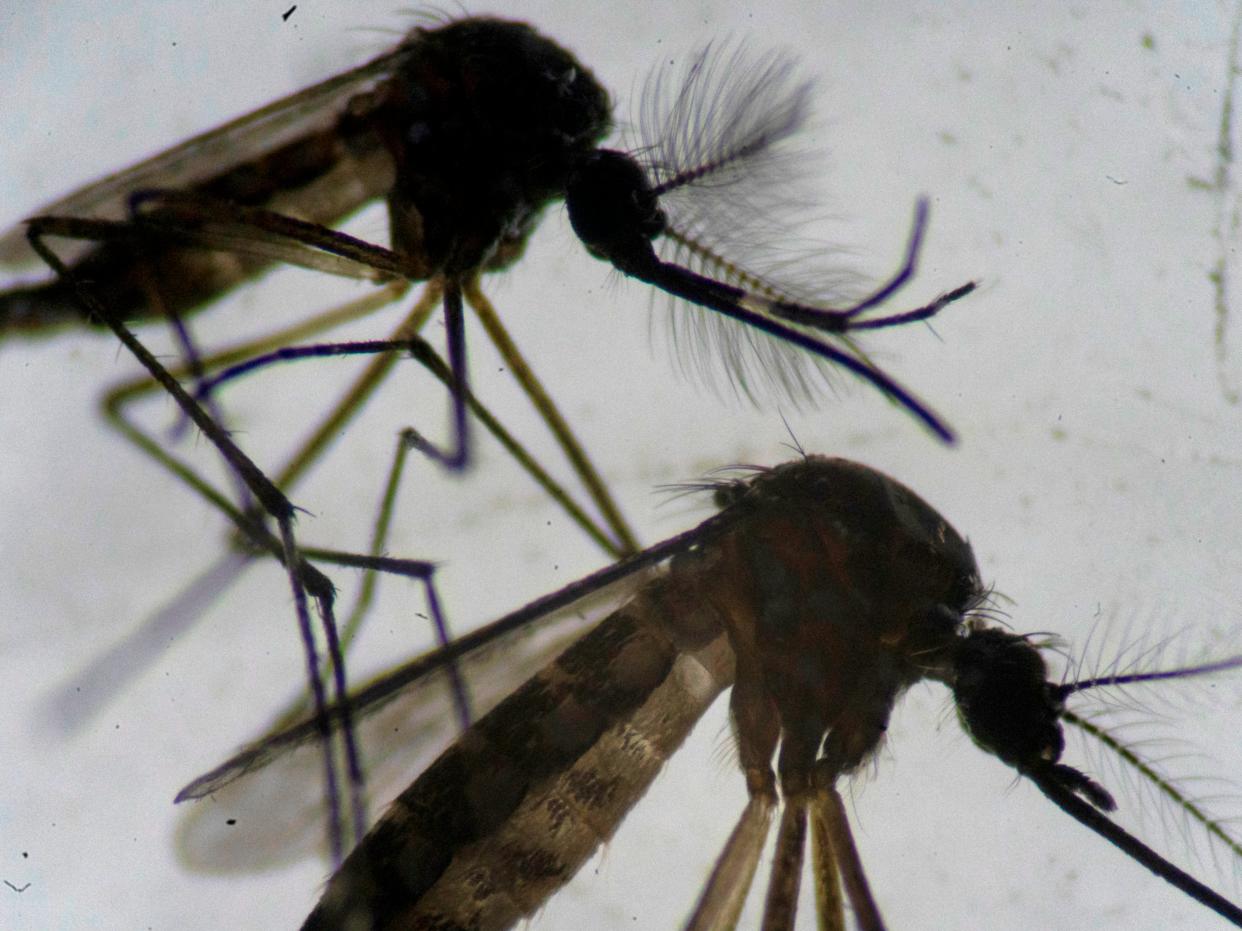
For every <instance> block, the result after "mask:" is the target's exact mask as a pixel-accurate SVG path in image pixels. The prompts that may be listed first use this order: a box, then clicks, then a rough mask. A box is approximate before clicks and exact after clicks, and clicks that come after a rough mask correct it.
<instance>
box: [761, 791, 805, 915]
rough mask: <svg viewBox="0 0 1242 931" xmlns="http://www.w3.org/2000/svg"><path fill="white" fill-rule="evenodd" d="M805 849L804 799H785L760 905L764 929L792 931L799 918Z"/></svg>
mask: <svg viewBox="0 0 1242 931" xmlns="http://www.w3.org/2000/svg"><path fill="white" fill-rule="evenodd" d="M805 848H806V802H805V800H804V799H803V798H802V797H800V796H799V797H796V798H792V799H791V798H786V799H785V810H784V811H783V812H781V826H780V830H778V831H777V833H776V855H775V857H774V858H773V860H772V877H771V879H770V880H769V881H768V897H767V899H766V900H765V901H764V904H763V924H762V926H761V927H762V928H763V931H793V927H794V922H795V921H796V920H797V917H798V889H799V887H800V886H801V885H802V855H803V851H804V850H805Z"/></svg>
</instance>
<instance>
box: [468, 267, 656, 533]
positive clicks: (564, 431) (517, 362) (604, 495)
mask: <svg viewBox="0 0 1242 931" xmlns="http://www.w3.org/2000/svg"><path fill="white" fill-rule="evenodd" d="M465 294H466V301H467V302H468V303H469V304H470V306H471V307H472V308H473V309H474V312H475V314H476V315H477V316H478V318H479V322H480V323H482V324H483V329H484V330H486V331H487V335H488V337H489V338H490V339H491V341H492V344H493V345H494V346H495V347H496V350H497V351H498V352H499V353H500V356H501V358H502V359H504V361H505V365H506V366H507V367H508V369H509V371H510V372H511V373H512V375H513V377H514V379H516V380H517V383H518V385H519V386H521V388H522V390H523V391H524V392H526V396H527V397H528V398H530V402H531V404H532V405H534V407H535V410H536V411H538V412H539V416H540V417H542V418H543V422H544V423H546V424H547V425H548V429H549V430H551V431H552V435H553V436H554V437H555V438H556V442H557V443H558V444H559V445H560V447H561V450H562V451H563V452H564V453H565V456H566V458H567V459H568V460H569V462H570V465H571V466H573V469H574V472H575V473H576V474H577V475H578V479H579V480H580V481H581V482H582V484H583V487H585V488H586V489H587V492H588V494H589V495H590V496H591V500H593V501H594V502H595V505H596V507H598V508H599V511H600V514H602V515H603V517H604V521H605V522H606V523H607V524H608V526H609V527H610V528H611V529H612V532H613V536H614V538H615V540H616V541H617V544H618V547H617V548H618V550H619V551H620V554H621V555H629V554H631V553H636V552H638V549H639V547H638V542H637V540H636V539H635V537H634V534H633V532H632V531H631V530H630V528H629V525H628V524H626V522H625V518H624V517H622V516H621V511H620V509H619V508H618V507H617V505H616V503H615V502H614V501H613V500H612V496H611V495H610V494H609V493H608V488H607V486H606V485H605V484H604V480H603V479H602V478H601V477H600V475H599V472H598V471H597V470H596V468H595V466H594V465H593V464H592V463H591V460H590V458H589V457H588V456H587V454H586V450H584V449H583V448H582V444H581V443H579V442H578V438H577V437H575V436H574V434H573V431H572V430H571V429H570V427H569V424H568V423H567V422H566V421H565V418H564V416H562V414H561V412H560V410H559V409H558V408H557V406H556V404H555V403H554V402H553V401H552V398H551V396H550V395H549V394H548V393H547V391H545V390H544V387H543V385H542V384H540V382H539V380H538V378H536V377H535V373H534V372H533V371H532V370H531V367H530V366H529V365H528V364H527V363H526V359H525V358H524V357H523V356H522V353H521V352H520V351H519V350H518V348H517V346H516V345H515V344H514V342H513V338H512V337H510V336H509V333H508V331H507V330H506V329H505V327H504V325H503V324H502V323H501V322H500V316H499V315H498V314H497V313H496V309H495V308H494V307H493V306H492V304H491V301H489V300H488V299H487V296H486V295H485V294H484V293H483V291H482V290H481V289H480V288H479V282H478V279H477V278H473V279H470V280H469V281H467V282H466V283H465Z"/></svg>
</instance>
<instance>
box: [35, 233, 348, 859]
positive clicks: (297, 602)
mask: <svg viewBox="0 0 1242 931" xmlns="http://www.w3.org/2000/svg"><path fill="white" fill-rule="evenodd" d="M27 235H28V238H29V241H30V244H31V247H32V248H33V249H34V250H35V252H36V253H37V254H38V255H39V256H40V257H41V258H42V259H43V260H44V261H45V262H46V263H47V264H48V267H49V268H51V269H52V270H53V271H54V272H55V273H56V274H57V275H58V276H60V277H61V278H62V279H63V280H66V281H68V282H69V283H70V284H71V286H72V287H73V289H74V292H75V294H76V296H77V297H78V299H79V300H80V301H81V302H82V304H83V306H84V307H85V308H86V310H87V311H88V313H89V314H90V315H91V316H93V317H94V318H96V319H98V320H100V321H101V322H103V323H104V324H106V325H107V326H108V328H109V329H111V330H112V331H113V333H114V334H115V335H116V337H117V338H118V339H119V340H120V341H121V343H122V344H123V345H124V346H125V347H126V348H127V349H128V350H129V351H130V352H131V353H132V354H133V355H134V357H135V358H136V359H137V360H138V361H139V363H141V364H142V366H143V367H144V368H146V369H147V371H148V372H149V373H150V374H151V376H152V377H153V378H154V379H155V380H156V381H158V382H159V383H160V385H161V386H162V387H163V388H164V389H165V390H166V391H167V392H168V393H169V395H170V396H171V397H172V398H173V399H174V400H175V401H176V402H177V404H178V405H179V406H180V407H181V409H182V410H183V411H185V413H186V415H187V416H188V417H189V418H190V419H191V420H192V421H193V422H194V424H195V425H196V426H197V427H198V428H199V429H200V430H202V431H203V433H204V435H205V436H207V437H208V439H210V440H211V442H212V443H213V444H214V445H215V446H216V448H217V449H218V450H219V451H220V453H221V455H222V456H223V457H224V458H225V460H226V461H227V462H228V463H229V465H230V466H231V467H232V468H233V469H234V470H235V471H236V472H237V474H239V475H240V476H241V477H242V479H243V480H244V481H245V483H246V485H247V487H248V488H249V489H250V491H251V493H252V494H254V496H255V498H256V499H258V501H259V502H260V504H261V505H262V507H263V508H264V510H265V511H266V512H267V513H268V514H270V515H271V516H272V517H273V519H274V520H275V521H276V522H277V525H278V526H279V528H280V541H281V550H282V558H283V562H284V564H285V567H286V571H287V572H288V575H289V584H290V587H291V589H292V592H293V597H294V606H295V612H296V615H297V619H298V628H299V632H300V634H301V638H302V645H303V650H304V652H305V655H306V663H307V674H308V677H309V680H310V681H311V683H312V687H313V689H314V694H315V709H316V715H317V717H318V718H319V719H320V720H321V722H322V737H323V740H324V776H325V781H326V784H327V785H328V787H329V791H330V796H331V798H332V803H331V806H330V807H331V811H330V820H331V830H332V834H333V837H332V839H331V842H332V844H333V846H334V852H335V853H336V854H337V856H338V857H339V849H336V848H339V845H340V836H341V830H340V818H341V815H340V810H339V805H338V804H337V795H336V793H335V791H334V790H335V786H336V783H337V778H336V763H335V758H334V754H333V752H332V747H331V729H330V726H329V722H328V718H327V715H326V708H327V704H328V702H327V698H326V695H325V693H324V689H323V685H322V682H321V681H320V677H319V657H318V652H317V650H316V648H315V638H314V632H313V629H312V625H311V619H310V607H309V605H308V603H307V591H308V589H310V590H312V591H313V592H314V593H315V597H316V599H317V600H318V601H319V603H320V606H321V608H322V607H323V606H324V605H330V601H331V598H332V584H331V582H329V581H328V579H327V578H326V577H325V576H323V574H322V573H320V572H319V571H318V570H316V569H314V568H313V567H312V566H310V565H309V564H307V563H306V562H305V561H304V560H303V559H302V558H301V556H300V555H299V553H298V549H297V544H296V540H295V538H294V534H293V520H294V509H293V505H292V504H291V503H290V502H289V500H288V499H287V498H286V497H285V496H284V495H283V494H282V493H281V492H280V490H279V489H278V488H277V487H276V486H275V485H274V484H273V483H272V482H271V481H270V480H269V479H268V478H267V476H265V475H264V474H263V472H262V471H261V470H260V469H259V468H258V467H257V466H256V465H255V464H254V463H253V462H252V461H251V460H250V459H249V458H248V457H247V456H246V455H245V453H243V452H242V451H241V449H240V448H238V447H237V445H236V444H234V443H233V441H232V440H231V439H230V437H229V436H228V434H227V433H226V432H225V431H224V430H223V429H222V428H221V427H220V425H219V424H217V423H216V422H215V421H214V420H213V419H212V418H211V417H210V415H208V413H207V412H206V411H205V410H204V409H203V408H202V407H201V406H200V405H199V404H197V403H196V402H195V401H194V399H193V398H192V397H190V395H189V394H188V393H186V391H185V389H184V388H182V387H181V384H180V382H178V381H177V380H176V379H175V378H173V377H172V376H171V375H170V374H169V373H168V371H167V370H166V369H165V368H164V367H163V366H162V365H160V363H159V361H158V360H157V359H156V358H155V357H154V356H153V355H152V354H151V353H150V351H148V350H147V348H146V346H144V345H143V344H142V342H141V341H139V340H138V338H137V337H135V336H134V334H133V333H132V332H130V330H129V329H128V328H127V327H126V326H125V325H124V324H123V323H121V322H120V321H119V320H117V319H116V318H115V317H114V316H113V315H111V314H109V313H108V311H107V310H106V309H105V308H104V307H103V306H102V305H101V304H99V302H98V301H97V300H96V299H95V297H94V295H93V294H92V293H91V292H90V290H89V289H88V288H87V287H86V286H85V285H84V284H83V283H82V282H81V281H79V280H77V278H76V276H74V274H73V273H72V272H71V271H70V270H69V269H68V268H67V267H66V266H65V264H64V263H63V262H61V260H60V258H59V257H58V256H57V255H56V253H55V252H53V251H52V250H51V249H50V248H49V247H48V246H47V245H46V244H45V243H44V242H43V239H42V234H41V231H40V228H39V225H38V224H37V223H32V224H31V225H30V227H29V228H28V230H27ZM241 526H242V529H243V530H249V529H252V528H250V526H249V522H243V524H242V525H241ZM323 622H324V625H325V628H326V627H327V626H328V625H329V623H330V617H329V616H325V617H323ZM326 636H327V639H328V643H329V648H330V649H331V647H332V646H333V645H334V644H335V635H334V634H332V633H326ZM330 662H331V663H332V664H333V666H334V668H335V670H336V673H335V676H334V679H335V681H336V683H337V688H338V697H339V698H340V700H342V701H344V700H345V696H346V691H345V688H344V684H345V667H344V659H343V657H341V656H340V653H339V651H337V652H335V653H331V654H330ZM345 740H346V746H347V755H349V756H352V757H353V758H354V763H355V764H356V759H357V752H356V749H355V748H354V747H353V738H352V735H351V734H348V733H347V734H346V735H345ZM353 768H355V767H353V766H351V770H352V769H353Z"/></svg>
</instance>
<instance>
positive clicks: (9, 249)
mask: <svg viewBox="0 0 1242 931" xmlns="http://www.w3.org/2000/svg"><path fill="white" fill-rule="evenodd" d="M406 47H407V46H406V45H405V44H402V45H400V46H398V47H397V48H396V49H395V50H393V51H391V52H388V53H386V54H384V55H381V56H380V57H379V58H376V59H374V60H373V61H370V62H368V63H367V64H364V65H360V66H359V67H357V68H353V69H351V70H349V71H346V72H345V73H343V74H339V75H336V76H335V77H331V78H328V79H327V80H325V81H322V82H320V83H319V84H315V85H313V86H311V87H308V88H306V89H304V90H301V91H298V92H297V93H294V94H291V95H290V96H288V97H285V98H283V99H281V100H277V101H275V102H273V103H270V104H268V105H267V106H264V107H260V108H259V109H258V110H255V111H253V112H251V113H247V114H246V115H244V116H240V117H238V118H237V119H235V120H232V121H231V122H228V123H225V124H224V125H223V126H219V127H217V128H216V129H212V130H208V131H207V132H204V133H202V134H200V135H197V136H194V137H193V138H191V139H188V140H186V141H185V142H183V143H181V144H180V145H176V146H174V147H173V148H171V149H167V150H165V151H163V152H161V153H159V154H158V155H155V156H153V157H151V158H149V159H147V160H146V161H143V162H140V163H138V164H137V165H133V166H131V167H129V168H126V169H124V170H122V171H119V172H116V173H115V174H112V175H109V176H108V177H106V178H103V179H101V180H99V181H96V182H95V183H94V184H89V185H87V186H86V187H84V188H81V189H79V190H77V191H74V192H73V193H72V194H69V195H67V196H65V197H63V198H61V199H60V200H58V201H56V202H54V203H51V204H48V205H47V206H45V207H43V208H42V209H41V210H40V211H39V213H40V214H42V215H48V216H68V217H88V218H92V219H105V220H123V219H125V218H126V217H127V216H128V212H129V195H131V194H132V193H134V192H135V191H140V190H150V189H161V190H186V189H189V188H193V187H197V186H200V185H203V184H204V183H205V182H209V181H211V180H213V179H216V178H219V177H222V176H224V175H226V174H228V173H229V172H231V171H233V170H234V169H236V168H238V167H239V166H243V165H246V164H248V163H254V162H257V161H259V160H261V159H263V158H264V157H266V156H268V155H271V154H273V153H275V152H277V151H279V150H280V149H282V148H284V147H285V146H288V145H291V144H293V143H296V142H298V141H299V140H302V139H305V138H308V137H311V136H313V135H315V134H317V133H321V132H326V131H329V130H331V129H332V127H333V125H334V124H335V122H336V121H337V120H338V119H339V117H340V116H341V114H342V112H343V110H344V109H345V107H346V104H347V103H348V102H349V101H350V100H352V99H353V98H355V97H357V96H358V95H360V94H364V93H365V92H367V91H368V90H370V89H371V88H372V87H374V86H375V85H376V84H377V83H379V82H380V81H383V80H384V79H385V78H387V77H388V76H389V75H391V74H392V72H393V70H394V69H395V68H396V67H397V66H398V65H399V63H400V61H401V59H402V56H403V55H404V54H405V49H406ZM378 149H379V147H378V146H377V147H376V150H377V151H378ZM375 154H376V153H375V152H367V153H357V155H359V156H362V155H366V156H368V157H369V156H371V155H375ZM360 162H361V160H360ZM362 180H363V181H364V182H365V179H362ZM371 188H372V186H371V185H369V184H366V183H363V184H360V185H358V186H357V190H358V200H357V203H355V204H353V207H352V208H350V209H356V208H357V207H359V206H361V205H362V204H363V203H365V202H366V201H368V200H371V199H372V198H374V197H376V196H378V195H379V194H380V193H382V191H376V190H372V189H371ZM345 212H349V211H348V210H347V211H345ZM90 247H91V244H90V243H80V244H78V245H77V247H76V248H77V251H76V252H75V251H74V247H67V249H68V251H67V252H66V253H65V254H66V256H67V257H70V258H76V257H77V256H78V255H80V254H81V253H82V252H85V251H87V250H88V249H89V248H90ZM35 261H36V258H35V254H34V252H33V251H32V250H31V249H30V246H29V244H28V243H27V241H26V228H25V225H24V224H19V225H18V226H16V227H14V228H13V229H10V230H8V231H7V232H5V233H4V234H3V236H0V266H12V267H21V266H26V265H30V264H32V263H33V262H35Z"/></svg>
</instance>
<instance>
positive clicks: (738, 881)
mask: <svg viewBox="0 0 1242 931" xmlns="http://www.w3.org/2000/svg"><path fill="white" fill-rule="evenodd" d="M775 810H776V805H775V799H774V798H771V797H769V796H763V795H756V796H752V797H751V799H750V801H749V802H747V804H746V807H745V808H744V809H743V810H742V816H741V817H740V818H739V819H738V822H737V825H736V826H735V827H734V828H733V833H732V834H730V835H729V840H728V842H727V843H726V844H725V847H724V849H723V850H722V851H721V852H720V856H719V857H718V858H717V859H716V865H715V867H713V868H712V874H711V876H710V877H709V878H708V880H707V884H706V885H705V886H704V887H703V892H702V893H701V894H700V895H699V901H698V902H697V903H696V904H695V907H694V912H693V914H692V915H691V916H690V919H689V921H687V922H686V931H723V929H727V928H735V927H737V920H738V916H740V915H741V913H742V906H743V905H745V904H746V894H747V893H748V892H749V891H750V885H751V882H753V880H754V877H755V869H756V868H757V867H758V866H759V856H760V854H762V853H763V845H764V843H765V842H766V841H767V839H768V832H769V831H770V830H771V828H772V814H773V812H774V811H775Z"/></svg>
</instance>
